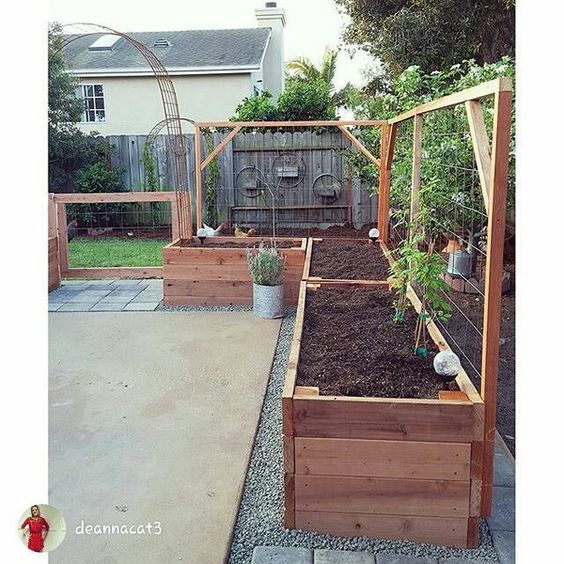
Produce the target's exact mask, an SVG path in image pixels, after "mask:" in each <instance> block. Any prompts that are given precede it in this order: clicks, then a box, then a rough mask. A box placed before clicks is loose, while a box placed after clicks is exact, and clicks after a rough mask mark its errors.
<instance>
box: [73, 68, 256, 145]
mask: <svg viewBox="0 0 564 564" xmlns="http://www.w3.org/2000/svg"><path fill="white" fill-rule="evenodd" d="M79 80H80V82H81V83H82V84H102V85H103V87H104V103H105V107H106V121H105V122H97V123H79V124H78V127H79V128H80V129H81V130H82V131H84V132H85V133H88V132H90V131H97V132H99V133H100V134H101V135H145V134H147V133H149V131H150V130H151V129H152V128H153V126H154V125H155V124H156V123H157V122H159V121H160V120H162V119H163V118H164V113H163V106H162V102H161V97H160V92H159V88H158V85H157V82H156V80H155V78H154V77H145V76H142V77H136V76H125V77H96V78H79ZM255 80H256V79H255ZM255 80H253V79H252V78H251V74H250V73H247V74H243V73H241V74H216V75H195V76H176V77H172V81H173V83H174V88H175V90H176V96H177V99H178V105H179V111H180V117H186V118H190V119H193V120H196V121H225V120H228V119H229V118H230V117H231V116H232V115H233V114H234V112H235V107H236V106H237V105H238V104H239V103H240V102H241V100H242V99H243V98H244V97H245V96H251V95H252V93H253V83H254V82H255ZM187 125H188V124H185V122H183V125H182V127H183V129H185V130H186V132H187V133H189V132H190V130H189V129H188V127H187Z"/></svg>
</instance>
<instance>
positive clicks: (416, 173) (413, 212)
mask: <svg viewBox="0 0 564 564" xmlns="http://www.w3.org/2000/svg"><path fill="white" fill-rule="evenodd" d="M422 144H423V115H422V114H415V116H414V117H413V160H412V165H411V205H410V209H409V222H410V224H411V226H410V229H409V233H410V238H411V236H413V234H414V233H416V232H417V231H418V226H417V216H418V215H419V188H420V187H421V151H422Z"/></svg>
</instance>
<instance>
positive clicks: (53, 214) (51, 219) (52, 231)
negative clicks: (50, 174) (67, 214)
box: [47, 193, 57, 237]
mask: <svg viewBox="0 0 564 564" xmlns="http://www.w3.org/2000/svg"><path fill="white" fill-rule="evenodd" d="M47 218H48V219H47V225H48V228H49V237H56V236H57V206H56V205H55V194H52V193H49V196H48V200H47Z"/></svg>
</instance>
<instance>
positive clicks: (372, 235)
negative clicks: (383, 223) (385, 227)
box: [368, 227, 380, 239]
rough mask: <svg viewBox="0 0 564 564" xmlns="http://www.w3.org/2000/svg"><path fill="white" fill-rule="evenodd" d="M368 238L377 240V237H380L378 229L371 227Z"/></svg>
mask: <svg viewBox="0 0 564 564" xmlns="http://www.w3.org/2000/svg"><path fill="white" fill-rule="evenodd" d="M368 237H369V238H370V239H378V237H380V231H379V230H378V228H376V227H373V228H372V229H371V230H370V231H369V232H368Z"/></svg>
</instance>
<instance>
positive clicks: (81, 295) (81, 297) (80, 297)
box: [68, 290, 109, 302]
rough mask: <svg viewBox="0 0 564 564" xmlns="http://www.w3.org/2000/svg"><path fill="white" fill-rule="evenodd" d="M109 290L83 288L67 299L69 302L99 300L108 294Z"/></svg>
mask: <svg viewBox="0 0 564 564" xmlns="http://www.w3.org/2000/svg"><path fill="white" fill-rule="evenodd" d="M108 293H109V292H107V291H105V290H99V291H97V292H94V291H92V292H91V291H89V290H85V291H84V292H78V294H75V295H74V296H72V297H70V298H69V299H68V301H69V302H92V301H95V302H97V301H100V300H101V299H102V298H103V297H104V296H106V295H108Z"/></svg>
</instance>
